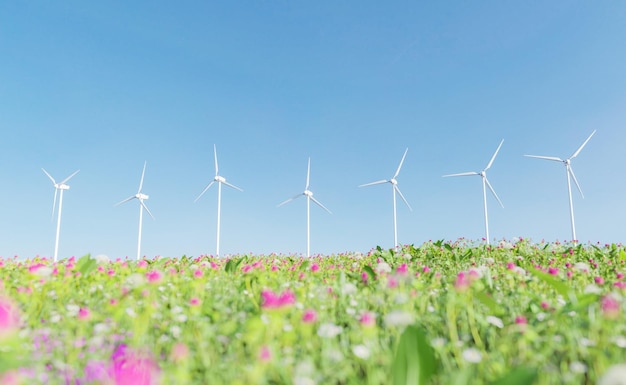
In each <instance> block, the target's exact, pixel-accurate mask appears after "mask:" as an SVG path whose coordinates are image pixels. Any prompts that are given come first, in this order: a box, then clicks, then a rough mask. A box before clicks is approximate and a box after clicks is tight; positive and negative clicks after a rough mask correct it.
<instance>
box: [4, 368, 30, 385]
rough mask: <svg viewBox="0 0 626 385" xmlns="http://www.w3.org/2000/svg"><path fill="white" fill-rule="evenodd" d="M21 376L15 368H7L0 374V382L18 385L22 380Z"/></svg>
mask: <svg viewBox="0 0 626 385" xmlns="http://www.w3.org/2000/svg"><path fill="white" fill-rule="evenodd" d="M22 380H23V377H22V376H21V375H20V374H19V372H17V371H16V370H9V371H8V372H4V373H1V374H0V384H3V385H20V384H23V383H24V382H23V381H22Z"/></svg>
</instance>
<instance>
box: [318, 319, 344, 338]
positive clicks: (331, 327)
mask: <svg viewBox="0 0 626 385" xmlns="http://www.w3.org/2000/svg"><path fill="white" fill-rule="evenodd" d="M342 331H343V328H342V327H341V326H337V325H335V324H334V323H331V322H327V323H323V324H321V325H320V327H319V329H317V335H318V336H320V337H322V338H335V337H336V336H338V335H339V334H341V332H342Z"/></svg>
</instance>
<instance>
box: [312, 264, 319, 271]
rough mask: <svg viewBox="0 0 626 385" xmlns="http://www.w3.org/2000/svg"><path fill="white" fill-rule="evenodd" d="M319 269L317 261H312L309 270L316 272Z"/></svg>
mask: <svg viewBox="0 0 626 385" xmlns="http://www.w3.org/2000/svg"><path fill="white" fill-rule="evenodd" d="M319 269H320V265H318V264H317V263H314V264H312V265H311V271H312V272H316V271H318V270H319Z"/></svg>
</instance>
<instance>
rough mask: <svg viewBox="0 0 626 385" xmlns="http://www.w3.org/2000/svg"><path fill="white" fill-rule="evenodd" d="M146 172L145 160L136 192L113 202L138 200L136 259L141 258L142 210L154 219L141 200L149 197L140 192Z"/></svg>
mask: <svg viewBox="0 0 626 385" xmlns="http://www.w3.org/2000/svg"><path fill="white" fill-rule="evenodd" d="M145 174H146V162H144V163H143V171H142V172H141V180H140V181H139V189H138V190H137V194H135V195H131V196H129V197H128V198H126V199H124V200H123V201H121V202H118V203H116V204H115V206H119V205H121V204H123V203H126V202H128V201H130V200H133V199H137V200H138V201H139V237H138V239H137V260H139V259H141V223H142V220H143V210H146V211H147V212H148V214H150V216H151V217H152V219H154V215H152V213H151V212H150V210H149V209H148V206H146V204H145V203H144V202H143V201H145V200H147V199H148V198H149V196H148V195H146V194H144V193H142V192H141V189H142V187H143V177H144V175H145Z"/></svg>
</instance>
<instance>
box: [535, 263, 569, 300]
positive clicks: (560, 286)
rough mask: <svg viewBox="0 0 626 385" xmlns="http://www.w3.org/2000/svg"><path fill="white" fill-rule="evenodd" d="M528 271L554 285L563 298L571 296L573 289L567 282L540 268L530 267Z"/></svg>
mask: <svg viewBox="0 0 626 385" xmlns="http://www.w3.org/2000/svg"><path fill="white" fill-rule="evenodd" d="M528 272H529V273H531V274H532V275H534V276H535V277H537V278H539V279H541V280H542V281H544V282H545V283H547V284H548V285H550V286H552V288H553V289H554V290H555V291H556V292H557V293H559V294H561V295H562V296H563V298H569V296H570V291H571V290H570V288H569V287H568V286H567V285H566V284H565V283H563V282H561V281H559V280H558V279H556V278H554V277H553V276H551V275H550V274H547V273H544V272H543V271H541V270H538V269H529V270H528Z"/></svg>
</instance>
